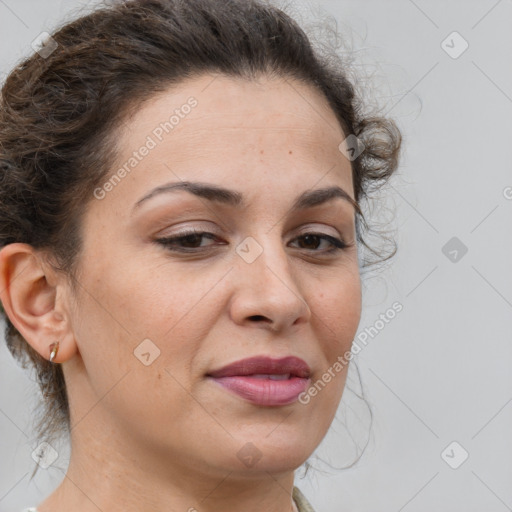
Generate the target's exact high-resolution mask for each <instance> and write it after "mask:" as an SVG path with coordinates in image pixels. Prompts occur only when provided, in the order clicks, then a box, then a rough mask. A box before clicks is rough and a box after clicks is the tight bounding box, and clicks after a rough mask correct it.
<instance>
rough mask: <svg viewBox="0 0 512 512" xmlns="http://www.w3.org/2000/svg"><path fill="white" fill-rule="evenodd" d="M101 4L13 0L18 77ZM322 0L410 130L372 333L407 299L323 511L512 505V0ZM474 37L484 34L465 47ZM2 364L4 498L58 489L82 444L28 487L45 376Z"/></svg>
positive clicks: (353, 383) (318, 493)
mask: <svg viewBox="0 0 512 512" xmlns="http://www.w3.org/2000/svg"><path fill="white" fill-rule="evenodd" d="M87 3H88V2H86V1H85V0H83V1H75V0H72V1H70V0H68V1H57V0H51V1H49V0H45V1H41V0H39V1H36V0H34V1H28V0H16V1H15V0H0V42H1V44H0V73H1V75H2V76H4V75H5V73H6V72H8V71H9V70H10V69H11V68H12V66H13V65H14V63H15V62H16V61H17V60H18V59H19V58H20V57H21V56H22V55H25V54H27V52H30V51H31V49H30V44H31V41H32V40H33V39H34V38H35V37H36V36H37V35H38V34H39V33H40V32H42V31H49V32H51V30H52V28H53V27H54V26H55V23H56V22H58V21H61V20H63V19H64V18H68V17H73V14H74V13H76V11H75V9H77V8H78V7H80V6H86V5H87ZM315 5H316V6H320V7H322V8H323V9H324V11H325V12H327V13H330V14H332V15H333V16H334V17H335V18H336V20H337V22H338V28H339V31H340V32H341V33H342V34H343V36H344V37H345V38H346V39H347V41H348V43H350V44H351V45H352V47H353V49H354V50H356V51H357V53H356V56H357V59H358V62H359V63H360V66H361V71H362V72H364V73H366V74H368V75H373V78H372V83H373V84H374V90H375V92H374V95H375V97H376V98H377V100H378V101H379V102H380V103H381V104H382V105H384V112H386V113H388V114H389V115H391V116H393V117H394V118H395V119H396V120H397V122H398V123H399V126H400V128H401V129H402V132H403V135H404V153H403V158H402V165H401V167H400V171H399V175H398V176H397V177H396V179H395V180H394V182H393V183H392V185H391V186H390V187H389V188H388V190H387V191H386V194H387V197H388V205H389V206H390V207H391V208H394V209H395V211H396V214H395V217H394V220H393V223H394V228H395V230H396V238H397V242H398V247H399V251H398V254H397V256H396V257H395V258H394V260H393V261H392V263H391V265H390V266H388V267H387V268H386V269H384V270H383V271H382V272H381V273H380V274H376V275H374V276H368V278H367V280H366V281H365V283H366V284H365V290H364V304H363V306H364V312H363V317H362V319H361V323H360V326H359V333H361V332H363V331H365V329H368V328H369V327H371V326H375V325H376V321H377V320H378V319H379V315H380V314H383V313H385V312H386V311H387V310H388V309H389V308H390V306H391V304H392V303H393V302H395V301H399V302H400V303H401V304H402V305H403V310H402V311H401V312H400V313H399V314H397V315H396V316H395V318H394V319H393V320H392V321H390V322H389V323H387V324H386V325H385V327H384V328H382V329H378V333H377V334H376V335H373V336H372V337H371V338H369V342H368V344H367V346H366V347H364V348H363V350H362V351H361V352H360V353H359V354H358V356H357V358H356V359H355V360H356V361H357V364H358V367H359V369H360V373H361V379H362V382H363V386H364V391H365V395H366V397H367V400H368V402H369V404H370V406H371V409H372V411H373V427H372V429H371V433H370V434H369V427H370V421H369V413H368V410H367V408H366V407H365V406H364V404H363V402H362V401H361V400H359V399H358V398H357V396H356V394H355V393H354V392H352V391H351V390H350V389H353V390H354V391H355V392H360V388H359V385H358V380H357V372H356V371H355V367H351V371H350V374H349V382H348V383H349V387H350V389H347V391H346V392H345V393H344V396H343V400H342V405H341V407H340V411H339V414H338V418H337V420H336V421H335V422H334V424H333V427H332V429H331V431H330V432H329V434H328V435H327V437H326V439H325V440H324V442H323V443H322V445H321V446H320V447H319V449H318V451H317V454H318V456H319V457H320V458H321V460H317V459H315V458H313V459H312V462H313V464H314V465H315V466H316V467H318V468H319V469H320V470H321V471H316V472H312V473H309V474H308V475H307V476H306V477H305V478H304V479H301V478H300V476H301V475H302V471H300V470H299V471H298V473H297V479H296V484H297V485H298V486H299V487H300V488H301V489H302V490H303V492H304V493H305V494H306V496H307V497H308V498H309V500H310V501H311V502H312V504H313V506H314V507H315V510H317V511H318V512H340V511H341V512H348V511H351V512H370V511H371V512H374V511H376V510H379V511H396V512H401V511H406V512H427V511H429V512H430V511H431V510H437V511H440V512H449V511H462V510H464V511H465V512H477V511H478V512H480V511H482V510H485V511H486V512H502V511H506V510H512V486H511V485H510V482H511V477H512V435H511V432H512V430H511V428H510V427H511V426H512V403H511V402H512V372H511V371H510V369H509V368H510V364H509V363H510V361H512V343H511V334H510V333H511V332H512V272H511V271H510V268H511V262H512V242H511V236H510V235H511V233H512V199H507V197H506V196H507V193H506V190H510V193H509V194H508V197H512V188H511V189H507V188H506V187H512V172H511V162H512V143H511V141H510V138H511V136H512V65H511V57H510V56H511V55H512V31H511V30H510V27H511V20H512V2H511V1H510V0H501V1H496V0H481V1H467V0H466V1H462V0H461V1H449V2H447V1H440V0H436V1H429V2H427V1H426V0H415V1H412V0H409V1H408V0H393V1H380V2H378V1H370V0H364V1H356V0H330V1H328V0H324V1H321V2H312V6H313V7H314V6H315ZM72 11H73V12H72ZM454 31H456V32H458V34H460V36H458V35H455V36H450V37H449V38H448V39H446V38H447V36H449V35H450V34H451V33H452V32H454ZM461 38H463V39H464V40H465V41H467V43H468V44H469V47H468V48H467V50H466V51H465V52H463V53H462V54H461V55H457V58H453V57H454V56H456V54H458V53H459V52H460V50H461V49H462V48H463V46H462V45H463V40H462V39H461ZM444 40H446V42H445V43H444V44H443V41H444ZM445 49H446V50H448V51H449V52H451V53H452V56H450V55H449V54H448V53H447V52H446V51H445ZM380 215H381V214H380V213H378V212H377V216H378V218H381V219H386V212H382V216H380ZM379 216H380V217H379ZM386 222H388V221H386ZM453 237H456V238H457V240H456V241H455V243H456V244H458V248H459V249H460V247H462V244H463V245H464V246H465V247H467V249H468V251H467V253H466V254H465V255H463V256H462V257H461V256H460V255H461V252H460V251H459V252H458V256H457V259H456V260H455V261H452V260H453V258H454V256H453V255H454V253H452V255H450V254H449V253H448V251H449V250H452V249H453V248H452V247H451V246H448V249H446V248H445V249H444V252H443V247H445V244H447V242H448V241H449V240H450V239H452V238H453ZM445 253H447V254H448V256H446V255H445ZM0 365H1V369H0V413H1V414H0V429H1V430H0V432H1V436H0V512H7V511H9V512H11V511H19V510H20V509H21V507H23V506H28V505H36V504H37V503H39V502H40V501H41V500H42V499H43V498H44V497H45V496H46V495H47V494H49V493H50V492H51V490H52V489H53V488H55V487H56V486H57V485H58V483H59V482H60V480H61V479H62V477H63V472H65V469H66V463H67V460H69V458H68V453H67V451H66V447H65V446H64V447H62V448H61V449H60V450H59V459H58V460H57V461H56V462H55V464H54V465H53V466H51V467H50V468H48V469H46V470H43V469H41V470H39V472H38V476H37V477H36V478H35V479H34V481H32V482H31V483H30V485H29V483H28V480H29V477H30V474H31V472H32V469H33V466H34V461H33V460H32V458H31V453H32V451H33V450H34V449H35V447H36V445H35V443H34V438H33V434H32V432H31V428H30V424H31V423H30V421H31V414H32V406H33V404H35V401H34V400H35V397H36V396H37V393H38V389H37V388H36V387H35V385H34V383H33V381H32V380H31V379H32V377H31V376H30V375H29V374H28V373H27V372H25V371H23V370H22V369H20V368H18V366H17V365H16V363H15V362H14V361H13V360H12V358H11V356H10V354H8V353H7V350H6V348H5V347H4V346H3V345H0ZM367 441H368V446H367V447H366V450H365V451H364V454H363V456H362V457H361V458H360V460H359V462H358V463H357V464H356V465H354V466H353V467H352V468H349V469H345V470H334V469H329V466H327V465H326V464H325V462H330V463H331V465H333V466H337V467H343V466H347V465H350V464H351V462H353V461H354V459H355V457H356V455H357V453H359V452H360V451H361V449H362V447H363V446H364V445H365V443H366V442H367ZM454 441H455V442H456V443H457V444H456V445H452V446H451V447H450V448H449V449H448V450H447V451H446V452H445V448H447V447H448V446H449V445H450V444H451V443H452V442H454ZM465 452H467V454H468V455H469V456H468V458H467V460H465V461H464V462H463V463H462V464H461V465H460V466H458V467H457V468H456V469H454V468H453V467H450V465H449V464H448V462H449V463H450V464H451V465H452V466H457V465H458V464H460V461H461V460H462V456H463V455H464V453H465ZM443 453H444V456H443ZM322 461H325V462H322ZM447 461H448V462H447Z"/></svg>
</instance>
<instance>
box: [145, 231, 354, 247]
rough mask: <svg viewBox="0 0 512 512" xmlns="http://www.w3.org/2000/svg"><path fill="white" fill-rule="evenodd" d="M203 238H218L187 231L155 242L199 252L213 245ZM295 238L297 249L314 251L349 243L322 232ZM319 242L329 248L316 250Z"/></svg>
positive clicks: (345, 245) (208, 234)
mask: <svg viewBox="0 0 512 512" xmlns="http://www.w3.org/2000/svg"><path fill="white" fill-rule="evenodd" d="M203 238H209V239H211V240H218V239H219V238H218V236H217V235H215V234H214V233H209V232H207V231H188V232H184V233H181V234H180V235H177V236H172V237H166V238H157V239H156V240H155V242H157V243H159V244H160V245H163V246H164V247H166V248H167V249H169V250H171V251H174V252H199V251H200V250H201V249H202V248H205V247H211V246H212V245H214V244H209V245H206V246H205V245H202V244H201V241H202V239H203ZM295 240H298V241H301V246H300V247H298V248H299V249H306V250H313V251H315V252H333V251H337V250H341V249H346V248H347V247H348V246H349V244H346V243H345V242H343V240H340V239H339V238H336V237H333V236H330V235H326V234H324V233H305V234H303V235H300V236H298V237H297V238H295ZM321 242H328V244H330V246H331V249H327V250H323V251H317V249H318V246H319V245H321ZM221 245H225V244H221ZM308 246H309V247H308Z"/></svg>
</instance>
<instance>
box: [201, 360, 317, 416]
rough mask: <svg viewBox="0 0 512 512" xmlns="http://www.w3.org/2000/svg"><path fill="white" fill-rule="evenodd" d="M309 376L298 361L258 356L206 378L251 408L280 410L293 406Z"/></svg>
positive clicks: (306, 369) (305, 386) (307, 382)
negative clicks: (283, 406)
mask: <svg viewBox="0 0 512 512" xmlns="http://www.w3.org/2000/svg"><path fill="white" fill-rule="evenodd" d="M310 374H311V370H310V368H309V366H308V364H307V363H306V362H305V361H304V360H302V359H300V358H298V357H295V356H289V357H284V358H280V359H273V358H270V357H266V356H260V357H252V358H249V359H242V360H240V361H236V362H234V363H231V364H229V365H227V366H224V367H223V368H220V369H219V370H215V371H212V372H210V373H208V374H207V377H208V378H210V379H211V380H213V381H214V382H216V383H217V384H219V385H220V386H222V387H223V388H224V389H227V390H228V391H229V392H231V393H234V394H235V395H238V396H239V397H241V398H243V399H245V400H247V401H249V402H251V403H253V404H255V405H263V406H281V405H288V404H291V403H293V402H295V401H296V400H297V398H298V397H299V395H300V394H301V393H302V392H304V391H305V390H306V389H307V387H308V384H309V382H310Z"/></svg>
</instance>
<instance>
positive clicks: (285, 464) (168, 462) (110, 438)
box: [0, 0, 400, 512]
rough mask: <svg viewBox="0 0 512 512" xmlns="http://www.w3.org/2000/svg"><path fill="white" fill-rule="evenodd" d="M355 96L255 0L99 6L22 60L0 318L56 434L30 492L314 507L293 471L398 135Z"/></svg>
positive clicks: (79, 506) (305, 444)
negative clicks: (57, 460)
mask: <svg viewBox="0 0 512 512" xmlns="http://www.w3.org/2000/svg"><path fill="white" fill-rule="evenodd" d="M331 57H332V55H331ZM363 112H364V109H363V105H361V103H360V101H359V99H358V97H357V95H356V94H355V91H354V88H353V86H352V84H351V83H350V81H349V80H348V79H347V71H346V70H345V69H344V68H343V67H342V66H341V62H338V61H335V60H333V59H332V58H329V57H328V56H322V54H321V53H320V52H319V50H315V49H314V48H313V46H312V45H311V43H310V41H309V40H308V38H307V36H306V35H305V34H304V32H303V31H302V30H301V29H300V28H299V27H298V25H297V24H296V23H295V22H294V21H293V20H292V19H291V18H290V17H289V16H287V15H286V14H285V13H284V12H282V11H281V10H279V9H277V8H276V7H273V6H271V5H269V4H268V3H264V2H260V1H256V0H249V1H248V0H243V1H242V0H187V1H186V2H185V1H180V0H148V1H128V2H122V3H118V4H114V5H113V6H108V7H103V8H101V9H98V10H96V11H95V12H93V13H92V14H90V15H88V16H85V17H83V18H81V19H78V20H76V21H74V22H72V23H69V24H68V25H66V26H64V27H63V28H61V29H60V30H59V31H57V32H56V33H55V34H53V36H52V37H51V38H50V39H49V40H48V41H47V42H46V44H45V45H44V46H42V47H41V48H40V49H38V51H37V52H36V53H35V54H34V55H33V56H32V57H30V58H29V59H27V61H26V62H24V63H22V64H21V65H20V66H18V67H17V68H16V69H14V70H13V72H12V73H11V74H10V76H9V77H8V78H7V80H6V82H5V85H4V87H3V90H2V112H1V114H0V116H1V117H0V142H1V143H0V147H1V155H0V158H1V160H0V169H1V172H2V188H1V196H0V226H1V229H0V237H1V242H2V246H3V248H2V250H1V251H0V289H1V290H2V292H1V300H2V304H3V307H4V310H5V314H6V322H7V330H6V340H7V344H8V346H9V348H10V350H11V352H12V353H13V355H15V356H16V357H18V358H19V359H20V360H21V361H22V362H24V364H27V363H28V362H30V363H31V364H33V365H34V366H35V368H36V370H37V375H38V379H39V383H40V385H41V389H42V393H43V397H44V399H45V401H46V402H45V403H46V406H47V415H46V416H45V418H43V421H42V422H41V425H40V432H41V440H45V441H46V440H49V439H52V436H55V435H56V433H57V432H60V433H69V435H70V443H71V459H70V463H69V468H68V470H67V474H66V476H65V478H64V479H63V481H62V483H61V484H60V486H59V487H58V488H57V489H56V490H55V491H54V492H53V493H52V494H51V495H50V496H48V497H47V498H46V499H45V500H44V501H43V502H42V503H40V504H39V505H38V507H37V511H38V512H62V511H64V510H71V509H73V510H79V511H80V512H89V511H93V510H94V511H97V510H98V509H99V510H124V511H127V512H130V511H136V510H137V511H150V510H151V511H162V512H163V511H169V510H183V511H189V512H192V511H196V510H197V511H201V512H202V511H205V512H206V511H220V510H222V511H234V512H236V511H242V510H243V511H245V512H256V511H261V510H265V511H267V512H283V511H300V512H306V511H311V510H312V507H311V505H310V504H309V503H308V502H307V500H306V498H305V497H304V496H303V495H302V494H301V493H300V491H299V490H298V489H297V488H296V487H294V485H293V484H294V471H295V470H296V469H297V468H298V467H300V466H301V465H302V464H303V463H304V462H305V461H306V460H307V459H308V457H309V456H310V455H311V454H312V453H313V451H314V450H315V448H316V447H317V446H318V445H319V443H320V442H321V440H322V439H323V438H324V436H325V434H326V432H327V430H328V428H329V426H330V424H331V422H332V420H333V417H334V415H335V413H336V409H337V406H338V404H339V402H340V399H341V396H342V393H343V389H344V384H345V379H346V372H347V365H348V360H349V359H350V358H349V354H350V347H351V343H352V340H353V338H354V335H355V333H356V331H357V327H358V323H359V319H360V315H361V284H360V267H361V266H362V265H364V264H366V263H367V260H366V259H364V258H361V249H362V246H363V245H364V244H365V242H364V238H363V232H364V230H363V227H364V226H365V224H364V216H363V213H362V211H361V208H360V206H359V203H360V201H361V200H362V199H364V198H365V197H366V195H367V194H368V193H369V192H370V190H372V187H373V188H375V187H376V186H377V185H379V184H381V183H383V182H385V181H386V180H387V179H388V178H389V177H390V176H391V174H392V173H393V172H394V170H395V169H396V167H397V162H398V153H399V148H400V133H399V131H398V129H397V128H396V126H395V125H394V123H393V122H392V121H390V120H386V119H383V118H379V117H369V116H367V115H364V114H363ZM319 383H321V384H322V386H319ZM51 455H52V449H51V443H48V444H45V445H44V449H43V450H42V452H41V458H42V459H43V460H46V461H47V462H49V463H51V461H50V460H48V459H51ZM31 510H34V509H31Z"/></svg>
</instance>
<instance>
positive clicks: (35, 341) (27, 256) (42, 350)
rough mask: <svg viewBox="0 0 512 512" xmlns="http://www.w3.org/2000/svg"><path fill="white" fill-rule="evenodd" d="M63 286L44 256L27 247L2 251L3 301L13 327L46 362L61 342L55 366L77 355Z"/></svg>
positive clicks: (0, 295) (0, 282)
mask: <svg viewBox="0 0 512 512" xmlns="http://www.w3.org/2000/svg"><path fill="white" fill-rule="evenodd" d="M59 286H60V285H59V284H58V283H57V279H55V275H53V274H51V271H50V269H49V268H47V265H44V263H43V261H42V259H41V254H40V253H38V252H37V251H36V250H35V249H34V248H33V247H32V246H30V245H28V244H23V243H13V244H9V245H6V246H5V247H3V248H2V250H0V299H1V301H2V304H3V307H4V310H5V313H6V314H7V316H8V317H9V319H10V321H11V322H12V324H13V325H14V326H15V327H16V329H17V330H18V331H19V332H20V334H21V335H22V336H23V337H24V338H25V340H26V341H27V342H28V343H30V345H31V346H32V347H33V348H34V349H35V350H36V351H37V352H39V354H41V356H42V357H44V358H45V359H50V355H51V352H52V348H53V347H51V345H52V343H55V342H56V341H59V344H58V347H59V350H58V354H56V353H55V351H54V357H53V358H52V360H53V362H55V363H57V362H63V361H65V360H67V359H69V358H70V357H71V356H72V355H73V353H75V352H76V343H75V341H74V337H73V333H72V331H71V326H70V324H69V317H68V315H66V314H65V310H63V309H62V308H63V306H64V304H60V303H59V301H57V297H58V296H59V297H60V294H59V293H58V292H59V290H60V289H59Z"/></svg>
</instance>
